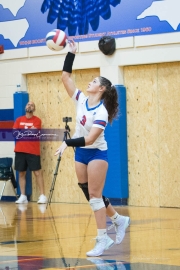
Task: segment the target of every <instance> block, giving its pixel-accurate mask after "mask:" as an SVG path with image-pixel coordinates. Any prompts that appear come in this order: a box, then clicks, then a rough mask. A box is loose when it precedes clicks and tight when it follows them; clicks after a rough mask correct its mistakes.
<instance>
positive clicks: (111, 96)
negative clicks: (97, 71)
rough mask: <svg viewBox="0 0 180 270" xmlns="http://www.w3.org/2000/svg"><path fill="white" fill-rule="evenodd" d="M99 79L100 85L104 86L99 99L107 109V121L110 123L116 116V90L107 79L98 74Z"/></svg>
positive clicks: (117, 105)
mask: <svg viewBox="0 0 180 270" xmlns="http://www.w3.org/2000/svg"><path fill="white" fill-rule="evenodd" d="M99 81H100V85H102V86H105V91H104V92H103V94H102V97H101V99H102V100H103V103H104V106H105V107H106V109H107V111H108V115H109V117H108V121H109V122H110V123H112V121H113V119H114V118H117V116H118V111H119V110H118V107H119V104H118V94H117V90H116V87H115V86H114V85H112V83H111V82H110V81H109V80H108V79H106V78H104V77H101V76H100V77H99Z"/></svg>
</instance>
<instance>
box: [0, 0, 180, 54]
mask: <svg viewBox="0 0 180 270" xmlns="http://www.w3.org/2000/svg"><path fill="white" fill-rule="evenodd" d="M179 10H180V1H179V0H160V1H159V0H128V1H127V0H106V1H102V0H96V1H92V0H84V1H82V0H71V1H69V0H51V1H50V0H14V1H13V0H0V14H1V17H0V44H3V46H4V50H9V49H17V48H25V47H34V46H45V45H46V35H47V33H48V32H49V31H51V30H53V29H60V30H63V31H65V33H66V35H67V36H68V37H71V38H73V39H74V40H75V41H78V42H81V41H89V40H99V39H100V38H101V37H102V36H106V35H107V36H108V35H109V36H113V37H115V38H121V37H129V36H137V35H150V34H161V33H172V32H179V31H180V26H179V23H180V16H179Z"/></svg>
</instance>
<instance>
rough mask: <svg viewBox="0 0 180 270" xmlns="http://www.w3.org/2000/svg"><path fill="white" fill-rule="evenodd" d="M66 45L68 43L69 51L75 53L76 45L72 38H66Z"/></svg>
mask: <svg viewBox="0 0 180 270" xmlns="http://www.w3.org/2000/svg"><path fill="white" fill-rule="evenodd" d="M68 45H69V51H70V52H71V53H74V54H75V53H76V51H77V46H76V43H75V42H74V40H73V39H69V40H68Z"/></svg>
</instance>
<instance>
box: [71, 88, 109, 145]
mask: <svg viewBox="0 0 180 270" xmlns="http://www.w3.org/2000/svg"><path fill="white" fill-rule="evenodd" d="M72 99H73V101H74V102H75V104H76V110H77V115H76V132H75V134H74V135H73V137H72V138H79V137H85V136H88V134H89V132H90V130H91V128H92V127H98V128H101V129H103V132H102V133H101V134H100V136H99V137H98V138H97V140H96V141H95V142H94V143H93V144H92V145H88V146H85V147H84V148H98V149H100V150H107V142H106V140H105V138H104V130H105V127H106V125H107V123H108V112H107V110H106V108H105V106H104V105H103V103H102V101H101V102H100V103H99V104H98V105H97V106H96V107H93V108H89V107H88V97H86V96H85V95H84V93H83V92H81V91H80V90H79V89H76V91H75V93H74V95H73V96H72Z"/></svg>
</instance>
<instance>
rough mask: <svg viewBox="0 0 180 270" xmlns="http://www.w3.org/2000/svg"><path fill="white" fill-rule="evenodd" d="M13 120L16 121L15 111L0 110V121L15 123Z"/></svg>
mask: <svg viewBox="0 0 180 270" xmlns="http://www.w3.org/2000/svg"><path fill="white" fill-rule="evenodd" d="M13 120H14V109H1V110H0V121H13Z"/></svg>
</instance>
